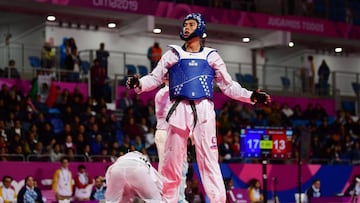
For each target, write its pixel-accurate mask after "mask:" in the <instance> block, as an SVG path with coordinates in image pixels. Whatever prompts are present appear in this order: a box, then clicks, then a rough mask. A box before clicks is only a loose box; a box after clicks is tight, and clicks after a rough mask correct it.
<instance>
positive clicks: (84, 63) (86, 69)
mask: <svg viewBox="0 0 360 203" xmlns="http://www.w3.org/2000/svg"><path fill="white" fill-rule="evenodd" d="M81 70H82V71H83V73H84V74H85V75H87V74H88V73H89V70H90V63H89V61H81Z"/></svg>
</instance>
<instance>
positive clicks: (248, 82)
mask: <svg viewBox="0 0 360 203" xmlns="http://www.w3.org/2000/svg"><path fill="white" fill-rule="evenodd" d="M243 78H244V83H245V84H244V85H245V87H248V88H253V89H255V88H257V83H258V81H257V78H255V77H254V76H253V75H251V74H244V75H243Z"/></svg>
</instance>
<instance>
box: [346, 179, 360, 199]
mask: <svg viewBox="0 0 360 203" xmlns="http://www.w3.org/2000/svg"><path fill="white" fill-rule="evenodd" d="M344 195H345V196H349V197H357V196H359V195H360V175H357V176H355V177H354V179H353V180H352V182H351V184H350V185H349V187H348V188H346V190H345V193H344Z"/></svg>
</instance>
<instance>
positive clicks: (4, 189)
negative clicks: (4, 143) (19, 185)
mask: <svg viewBox="0 0 360 203" xmlns="http://www.w3.org/2000/svg"><path fill="white" fill-rule="evenodd" d="M12 181H13V178H12V177H11V176H8V175H5V176H4V177H3V179H2V184H3V185H2V186H0V201H1V200H2V201H3V202H4V203H14V202H16V198H17V193H16V190H15V188H14V187H13V186H12V185H11V182H12Z"/></svg>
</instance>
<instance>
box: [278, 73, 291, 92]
mask: <svg viewBox="0 0 360 203" xmlns="http://www.w3.org/2000/svg"><path fill="white" fill-rule="evenodd" d="M280 78H281V84H282V86H283V88H284V90H288V89H289V87H290V79H289V78H288V77H286V76H281V77H280Z"/></svg>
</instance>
